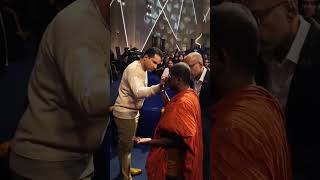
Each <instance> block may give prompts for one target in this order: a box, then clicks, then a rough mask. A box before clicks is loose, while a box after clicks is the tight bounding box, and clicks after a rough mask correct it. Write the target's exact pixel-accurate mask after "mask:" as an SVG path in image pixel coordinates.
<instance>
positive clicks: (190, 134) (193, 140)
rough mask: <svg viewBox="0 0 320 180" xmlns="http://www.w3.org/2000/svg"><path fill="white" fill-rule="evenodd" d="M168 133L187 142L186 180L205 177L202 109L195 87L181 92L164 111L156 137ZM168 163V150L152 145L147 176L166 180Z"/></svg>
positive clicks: (184, 170) (200, 179) (185, 152)
mask: <svg viewBox="0 0 320 180" xmlns="http://www.w3.org/2000/svg"><path fill="white" fill-rule="evenodd" d="M168 133H169V134H175V135H177V136H179V137H181V139H182V140H183V142H184V144H185V145H186V146H185V147H186V148H185V149H184V150H183V151H184V152H183V156H184V163H183V169H182V171H183V178H184V179H185V180H202V179H203V178H202V176H203V173H202V171H203V170H202V156H203V154H202V153H203V144H202V127H201V110H200V104H199V98H198V96H197V94H196V93H195V92H194V91H193V90H191V89H188V90H184V91H181V92H179V93H178V94H177V95H175V96H174V97H173V98H172V99H171V101H170V102H169V103H168V104H167V105H166V107H165V112H164V114H163V115H162V116H161V118H160V121H159V123H158V125H157V128H156V130H155V134H154V138H155V139H157V138H161V137H163V136H162V135H163V134H168ZM167 163H168V149H167V148H166V147H160V146H153V147H152V148H151V150H150V152H149V155H148V158H147V162H146V169H147V174H148V179H152V180H165V178H166V175H167Z"/></svg>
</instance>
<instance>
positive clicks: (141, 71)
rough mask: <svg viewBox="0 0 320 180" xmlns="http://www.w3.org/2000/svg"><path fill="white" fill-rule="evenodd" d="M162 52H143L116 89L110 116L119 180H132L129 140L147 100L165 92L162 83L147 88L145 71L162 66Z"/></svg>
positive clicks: (131, 144) (156, 49)
mask: <svg viewBox="0 0 320 180" xmlns="http://www.w3.org/2000/svg"><path fill="white" fill-rule="evenodd" d="M162 55H163V54H162V51H161V50H160V49H158V48H155V47H152V48H149V49H147V50H146V51H145V53H144V54H143V56H142V57H141V58H140V60H137V61H134V62H132V63H131V64H129V65H128V66H127V68H126V69H125V70H124V72H123V75H122V79H121V82H120V86H119V94H118V97H117V99H116V102H115V104H114V107H113V116H114V120H115V124H116V127H117V130H118V136H119V144H118V149H119V163H120V178H121V179H123V180H128V179H132V176H131V173H130V167H131V151H132V148H133V141H132V137H133V136H135V133H136V129H137V125H138V120H139V117H140V114H139V110H140V109H141V107H142V105H143V102H144V100H145V98H146V97H149V96H152V95H155V94H156V93H158V92H160V91H161V90H162V89H163V88H164V82H165V79H162V80H161V82H160V84H158V85H153V86H151V87H148V86H147V83H148V74H147V72H148V71H153V70H155V69H156V68H157V65H158V64H160V63H161V58H162Z"/></svg>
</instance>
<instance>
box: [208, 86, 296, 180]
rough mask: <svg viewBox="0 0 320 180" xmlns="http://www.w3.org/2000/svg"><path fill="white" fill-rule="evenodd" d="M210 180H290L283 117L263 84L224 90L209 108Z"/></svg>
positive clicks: (276, 103)
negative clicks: (210, 125) (221, 96)
mask: <svg viewBox="0 0 320 180" xmlns="http://www.w3.org/2000/svg"><path fill="white" fill-rule="evenodd" d="M209 113H210V117H211V122H212V127H211V128H212V129H211V151H210V152H211V179H212V180H234V179H236V180H290V179H291V167H290V162H289V150H288V143H287V137H286V131H285V118H284V115H283V113H282V111H281V109H280V106H279V103H278V102H277V101H276V100H275V99H274V98H273V97H272V96H271V95H270V94H269V93H268V92H267V91H266V90H265V89H263V88H261V87H258V86H254V85H249V86H246V87H244V88H242V89H240V90H238V91H235V92H232V93H229V94H227V95H226V96H225V97H224V98H223V99H221V100H220V101H219V102H218V103H217V104H216V105H214V107H213V108H211V109H210V111H209Z"/></svg>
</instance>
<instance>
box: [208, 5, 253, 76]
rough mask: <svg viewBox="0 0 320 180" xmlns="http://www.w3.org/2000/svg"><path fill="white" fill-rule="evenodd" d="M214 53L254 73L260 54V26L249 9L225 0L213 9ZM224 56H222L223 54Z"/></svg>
mask: <svg viewBox="0 0 320 180" xmlns="http://www.w3.org/2000/svg"><path fill="white" fill-rule="evenodd" d="M211 16H212V30H211V31H212V34H213V44H214V45H213V46H214V47H215V48H213V50H214V51H215V52H213V54H215V55H216V56H217V57H218V56H219V57H218V60H219V59H221V60H222V59H223V58H224V56H223V52H226V53H227V55H228V57H229V58H230V60H231V61H230V62H232V63H233V64H236V65H238V66H239V67H241V68H242V69H243V70H246V71H247V72H250V73H253V72H254V71H255V66H256V60H257V56H258V48H259V38H258V25H257V23H256V21H255V19H254V17H253V15H252V13H251V12H250V11H249V9H248V8H246V7H245V6H243V5H241V4H237V3H230V2H225V3H222V4H220V5H218V6H216V7H214V8H213V9H212V13H211ZM220 56H221V57H220Z"/></svg>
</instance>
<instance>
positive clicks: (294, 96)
mask: <svg viewBox="0 0 320 180" xmlns="http://www.w3.org/2000/svg"><path fill="white" fill-rule="evenodd" d="M234 2H240V3H242V4H244V5H245V6H247V7H248V8H249V9H250V10H251V12H252V13H253V15H254V16H255V18H256V20H257V22H258V27H259V31H260V37H261V41H260V44H261V59H262V60H261V61H259V63H258V67H257V73H256V80H257V84H259V85H262V86H263V87H265V88H266V89H268V90H269V91H270V92H271V93H272V95H273V96H275V97H276V98H277V99H278V100H279V101H280V105H281V108H282V110H283V111H284V112H285V115H286V131H287V136H288V140H289V144H290V149H291V153H292V162H293V173H294V179H297V180H299V179H304V180H308V179H314V177H318V162H319V161H320V154H319V153H318V152H319V150H320V149H319V141H318V139H317V138H316V137H317V134H318V133H317V132H318V128H317V125H316V121H314V117H317V116H318V114H317V112H318V108H317V107H318V104H319V102H320V94H319V93H318V92H319V91H320V86H319V83H316V82H318V81H319V77H320V75H319V68H320V66H319V65H320V64H319V60H318V59H319V58H320V53H319V47H320V38H318V37H320V25H319V24H318V23H317V22H316V21H315V20H314V19H313V18H310V17H309V18H308V17H302V16H301V15H299V12H298V5H297V1H296V0H290V1H289V0H288V1H287V0H285V1H282V0H259V1H258V0H247V1H240V0H236V1H234Z"/></svg>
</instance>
